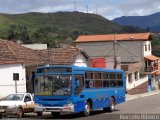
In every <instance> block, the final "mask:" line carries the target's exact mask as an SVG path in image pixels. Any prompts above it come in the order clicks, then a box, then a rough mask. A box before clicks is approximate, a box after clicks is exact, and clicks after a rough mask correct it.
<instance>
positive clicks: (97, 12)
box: [96, 5, 98, 14]
mask: <svg viewBox="0 0 160 120" xmlns="http://www.w3.org/2000/svg"><path fill="white" fill-rule="evenodd" d="M96 14H98V9H97V5H96Z"/></svg>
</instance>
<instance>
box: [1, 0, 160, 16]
mask: <svg viewBox="0 0 160 120" xmlns="http://www.w3.org/2000/svg"><path fill="white" fill-rule="evenodd" d="M74 1H75V3H76V4H75V6H76V10H77V11H84V12H85V11H86V12H87V8H88V12H91V13H98V14H100V15H102V16H104V17H106V18H108V19H113V18H115V17H120V16H135V15H149V14H152V13H155V12H159V11H160V0H0V12H2V13H26V12H56V11H74V10H75V8H74V7H75V6H74Z"/></svg>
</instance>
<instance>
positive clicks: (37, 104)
mask: <svg viewBox="0 0 160 120" xmlns="http://www.w3.org/2000/svg"><path fill="white" fill-rule="evenodd" d="M35 106H37V107H43V106H42V105H41V104H39V103H35Z"/></svg>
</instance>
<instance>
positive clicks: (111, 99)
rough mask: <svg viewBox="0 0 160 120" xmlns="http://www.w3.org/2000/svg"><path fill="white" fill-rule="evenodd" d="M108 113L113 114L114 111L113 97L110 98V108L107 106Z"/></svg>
mask: <svg viewBox="0 0 160 120" xmlns="http://www.w3.org/2000/svg"><path fill="white" fill-rule="evenodd" d="M108 110H109V112H113V111H114V110H115V100H114V98H113V97H111V98H110V106H109V109H108Z"/></svg>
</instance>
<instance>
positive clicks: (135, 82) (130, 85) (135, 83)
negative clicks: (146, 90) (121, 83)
mask: <svg viewBox="0 0 160 120" xmlns="http://www.w3.org/2000/svg"><path fill="white" fill-rule="evenodd" d="M138 76H139V73H138ZM146 81H148V76H146V77H143V78H139V77H138V79H137V80H135V76H134V73H132V82H129V81H128V74H127V75H126V90H131V89H133V88H135V87H137V86H139V85H141V84H142V83H144V82H146Z"/></svg>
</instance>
